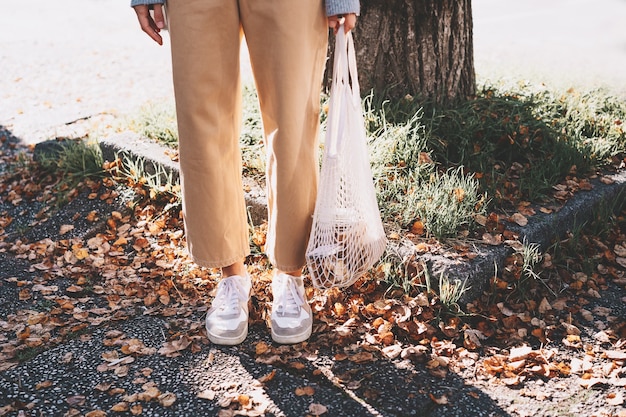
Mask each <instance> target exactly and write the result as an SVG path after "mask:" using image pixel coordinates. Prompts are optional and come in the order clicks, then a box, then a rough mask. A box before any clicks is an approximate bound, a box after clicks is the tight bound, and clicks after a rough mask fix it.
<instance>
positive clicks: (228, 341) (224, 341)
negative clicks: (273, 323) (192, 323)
mask: <svg viewBox="0 0 626 417" xmlns="http://www.w3.org/2000/svg"><path fill="white" fill-rule="evenodd" d="M205 328H206V327H205ZM206 334H207V337H208V338H209V340H210V341H211V343H213V344H214V345H222V346H233V345H238V344H240V343H241V342H243V341H244V340H246V336H248V325H247V324H246V327H244V331H243V332H242V334H241V335H238V336H236V337H223V336H218V335H214V334H211V333H209V329H207V332H206Z"/></svg>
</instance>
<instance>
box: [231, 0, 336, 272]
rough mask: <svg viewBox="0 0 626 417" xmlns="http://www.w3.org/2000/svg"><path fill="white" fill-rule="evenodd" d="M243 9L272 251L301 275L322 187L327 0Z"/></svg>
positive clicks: (248, 1) (274, 1) (257, 0)
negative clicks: (320, 149) (259, 115)
mask: <svg viewBox="0 0 626 417" xmlns="http://www.w3.org/2000/svg"><path fill="white" fill-rule="evenodd" d="M240 8H241V22H242V26H243V30H244V33H245V36H246V42H247V44H248V49H249V51H250V61H251V65H252V70H253V73H254V78H255V81H256V85H257V90H258V94H259V102H260V107H261V113H262V116H263V127H264V131H265V135H266V146H267V191H268V218H269V228H268V229H269V230H268V236H267V242H266V251H267V254H268V256H269V258H270V261H271V262H272V264H273V265H274V266H275V267H276V268H277V269H279V270H282V271H288V272H292V273H293V274H299V271H300V270H301V268H302V267H303V266H304V264H305V251H306V245H307V242H308V237H309V233H310V230H311V223H312V214H313V209H314V208H315V197H316V191H317V177H318V169H319V165H318V161H319V159H318V134H319V110H320V90H321V83H322V77H323V71H324V65H325V59H326V52H327V42H328V27H327V23H326V17H325V12H324V2H323V0H299V1H293V0H240Z"/></svg>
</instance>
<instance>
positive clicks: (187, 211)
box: [167, 0, 250, 276]
mask: <svg viewBox="0 0 626 417" xmlns="http://www.w3.org/2000/svg"><path fill="white" fill-rule="evenodd" d="M167 11H168V17H169V30H170V38H171V43H172V68H173V78H174V92H175V96H176V114H177V121H178V131H179V156H180V167H181V183H182V190H183V213H184V219H185V231H186V238H187V244H188V248H189V252H190V254H191V257H192V258H193V260H194V261H195V262H196V263H198V264H199V265H202V266H206V267H234V268H235V269H241V265H242V262H241V261H242V259H244V258H245V257H246V256H247V255H248V254H249V250H250V249H249V240H248V224H247V214H246V207H245V201H244V195H243V186H242V181H241V154H240V149H239V130H240V123H241V81H240V77H239V45H240V43H241V36H242V34H241V26H240V21H239V8H238V5H237V1H236V0H168V2H167ZM231 269H232V268H231ZM225 272H226V271H225ZM231 272H232V271H231ZM239 272H242V271H239ZM226 276H228V275H226Z"/></svg>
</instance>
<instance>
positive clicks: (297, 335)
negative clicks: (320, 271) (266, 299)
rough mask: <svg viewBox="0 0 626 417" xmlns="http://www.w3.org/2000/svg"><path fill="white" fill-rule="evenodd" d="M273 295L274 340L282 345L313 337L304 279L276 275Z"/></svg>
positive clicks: (280, 274) (273, 283)
mask: <svg viewBox="0 0 626 417" xmlns="http://www.w3.org/2000/svg"><path fill="white" fill-rule="evenodd" d="M272 293H273V295H274V301H273V302H272V316H271V317H272V339H273V340H274V341H275V342H276V343H281V344H291V343H300V342H303V341H305V340H307V339H308V338H309V336H311V330H312V328H313V317H312V315H311V307H310V306H309V303H308V302H307V300H306V295H305V292H304V283H303V282H302V277H294V276H291V275H287V274H284V273H277V274H274V279H273V280H272Z"/></svg>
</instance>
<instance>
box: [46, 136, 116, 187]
mask: <svg viewBox="0 0 626 417" xmlns="http://www.w3.org/2000/svg"><path fill="white" fill-rule="evenodd" d="M103 163H104V160H103V158H102V152H101V151H100V147H99V146H98V145H97V143H95V142H93V141H86V140H80V139H76V140H66V141H63V142H59V146H58V147H56V148H55V149H54V150H53V151H51V152H48V153H44V154H42V155H41V156H40V157H39V164H40V166H41V167H42V168H43V169H44V170H45V171H50V172H55V173H60V174H61V176H62V178H64V179H65V180H66V181H69V182H72V183H74V182H80V181H82V180H83V179H85V178H96V177H102V176H103V175H104V169H103V168H102V164H103Z"/></svg>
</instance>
